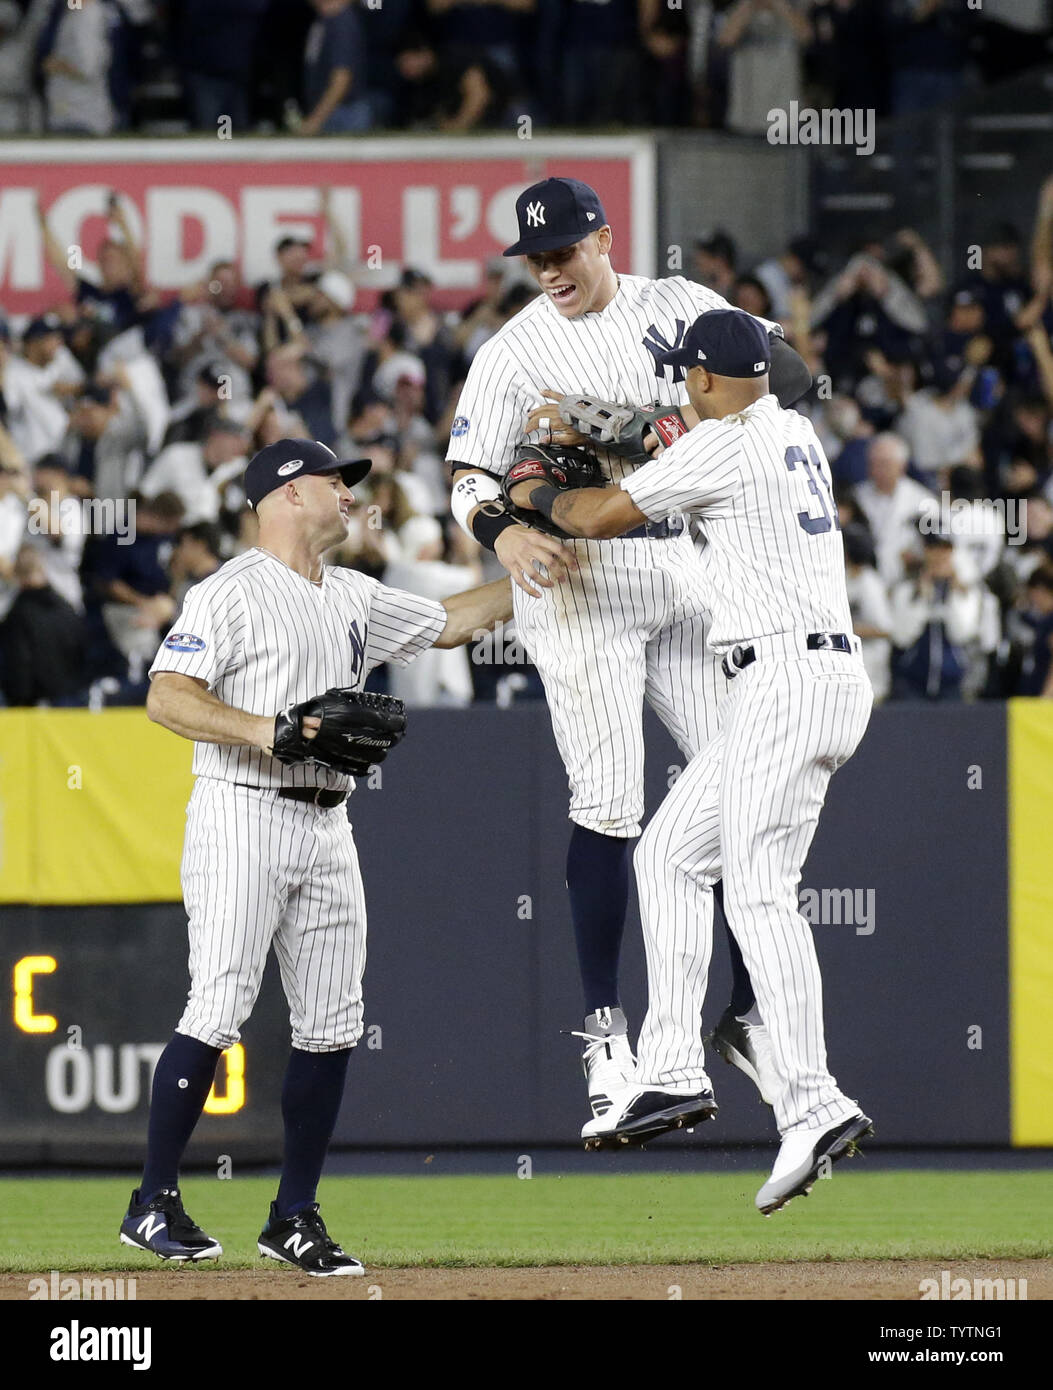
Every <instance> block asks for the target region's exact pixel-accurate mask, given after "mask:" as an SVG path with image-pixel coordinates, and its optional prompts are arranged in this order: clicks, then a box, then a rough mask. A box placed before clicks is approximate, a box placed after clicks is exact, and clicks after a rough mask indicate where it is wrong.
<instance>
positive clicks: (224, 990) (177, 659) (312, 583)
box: [121, 439, 511, 1276]
mask: <svg viewBox="0 0 1053 1390" xmlns="http://www.w3.org/2000/svg"><path fill="white" fill-rule="evenodd" d="M369 466H370V465H369V460H368V459H367V460H347V459H343V460H342V459H338V458H337V457H336V456H335V455H334V454H333V453H332V452H331V450H329V449H328V448H326V446H325V445H323V444H318V443H315V442H313V441H311V440H303V439H295V440H280V441H278V442H277V443H275V444H271V445H269V446H268V447H267V448H265V449H262V450H261V451H260V452H259V453H258V454H257V455H256V456H255V457H254V458H253V459H252V460H251V462H250V463H249V465H248V468H247V470H246V473H245V491H246V494H247V496H248V498H249V501H250V503H251V504H252V505H253V506H254V507H255V508H256V511H257V513H258V515H259V544H258V545H257V546H256V547H255V548H254V549H252V550H249V551H246V552H245V553H244V554H242V555H239V556H238V557H237V558H236V559H233V560H230V561H228V562H227V563H226V564H225V565H223V566H221V567H220V569H218V570H217V571H216V572H215V573H214V574H212V575H210V576H209V577H208V578H207V579H204V580H202V582H201V583H200V584H197V585H195V587H194V588H193V589H191V590H190V592H189V594H188V595H187V598H186V601H185V603H184V607H183V610H182V612H181V614H180V617H179V619H178V620H177V625H176V630H175V631H173V632H172V633H171V634H170V635H169V636H168V637H167V638H166V640H165V641H164V642H163V643H162V645H161V648H160V650H159V652H158V654H157V657H156V658H155V660H154V663H153V666H152V668H151V672H150V674H151V677H152V684H151V688H150V695H149V699H148V702H147V712H148V714H149V715H150V718H151V719H154V720H156V721H158V722H159V723H161V724H164V725H165V726H166V727H167V728H169V729H172V730H173V731H174V732H175V733H177V734H181V735H182V736H183V737H184V738H189V739H192V740H193V741H194V765H193V770H194V774H195V777H196V781H195V784H194V789H193V793H192V795H191V798H190V803H189V806H188V808H187V828H186V839H185V845H184V852H183V865H182V882H183V892H184V897H185V901H186V909H187V916H188V919H189V932H190V977H191V984H190V994H189V998H188V1000H187V1005H186V1009H185V1011H184V1013H183V1016H182V1018H181V1019H180V1021H179V1023H178V1024H177V1026H176V1031H175V1034H174V1036H173V1037H172V1040H171V1042H169V1044H168V1046H167V1047H166V1048H165V1050H164V1052H163V1053H162V1055H161V1058H160V1060H159V1061H158V1064H157V1069H156V1071H155V1073H154V1081H153V1092H152V1098H151V1107H150V1124H149V1138H148V1146H147V1156H146V1167H145V1169H144V1172H143V1178H142V1182H141V1183H140V1185H139V1187H138V1189H137V1190H136V1191H135V1192H133V1193H132V1199H131V1203H130V1206H129V1209H128V1213H127V1215H126V1217H125V1219H124V1222H123V1224H122V1226H121V1240H122V1241H123V1242H124V1243H126V1244H128V1245H132V1246H136V1247H138V1248H140V1249H143V1250H150V1251H153V1252H154V1253H155V1254H157V1255H159V1256H160V1257H161V1258H162V1259H168V1260H176V1261H180V1262H182V1261H196V1260H204V1259H212V1258H215V1257H216V1256H218V1255H219V1254H221V1253H222V1251H221V1247H220V1245H219V1244H218V1242H216V1241H215V1240H213V1239H212V1238H211V1237H209V1236H207V1235H206V1234H205V1233H204V1231H202V1230H200V1228H199V1227H197V1226H196V1225H195V1224H194V1223H193V1222H192V1221H191V1220H190V1218H189V1217H188V1216H187V1214H186V1212H185V1210H184V1209H183V1206H182V1202H181V1200H180V1196H179V1187H178V1181H179V1163H180V1160H181V1157H182V1154H183V1151H184V1149H185V1147H186V1145H187V1143H188V1141H189V1139H190V1136H191V1133H192V1132H193V1129H194V1126H195V1125H196V1123H197V1120H198V1118H199V1116H200V1114H201V1111H202V1108H203V1106H204V1103H205V1100H206V1099H207V1097H208V1093H209V1089H210V1087H211V1085H212V1080H213V1076H214V1074H215V1070H216V1063H217V1061H218V1060H219V1057H220V1054H221V1052H222V1051H223V1050H224V1049H226V1048H228V1047H230V1046H231V1045H232V1044H233V1043H235V1042H236V1041H237V1039H238V1036H239V1029H240V1028H241V1025H242V1024H243V1023H244V1021H245V1019H246V1018H247V1017H248V1016H249V1014H250V1012H251V1011H252V1007H253V1005H254V1004H255V1002H256V996H257V994H258V992H259V988H260V983H261V980H262V977H263V970H264V965H265V963H266V959H267V955H268V953H269V951H270V949H271V947H272V945H273V947H274V950H275V954H276V955H277V958H278V964H279V967H280V970H281V977H282V984H283V986H284V989H285V994H286V998H287V999H288V1002H289V1012H290V1018H291V1023H292V1051H291V1054H290V1058H289V1063H288V1068H287V1071H286V1074H285V1081H284V1086H283V1091H282V1114H283V1119H284V1125H285V1150H284V1162H283V1167H282V1174H281V1181H280V1184H279V1187H278V1194H277V1198H276V1200H275V1202H274V1203H273V1205H272V1207H271V1213H270V1219H269V1221H268V1222H267V1224H266V1226H265V1227H264V1229H263V1231H262V1232H261V1234H260V1238H259V1245H258V1248H259V1251H260V1253H261V1254H263V1255H268V1256H272V1257H273V1258H275V1259H278V1260H282V1261H284V1262H286V1263H288V1264H291V1265H295V1266H297V1267H298V1268H300V1269H301V1270H303V1271H305V1272H307V1273H308V1274H312V1275H317V1276H328V1275H347V1274H352V1275H354V1274H361V1273H362V1272H363V1267H362V1265H361V1264H360V1263H359V1261H358V1260H355V1259H353V1258H352V1257H351V1256H349V1255H347V1254H345V1253H344V1251H343V1250H341V1249H340V1247H339V1246H338V1245H337V1244H336V1243H335V1242H334V1241H333V1240H332V1239H331V1238H330V1237H329V1235H328V1233H327V1232H326V1229H325V1225H324V1223H323V1222H322V1218H321V1215H320V1213H319V1210H318V1204H317V1202H316V1201H315V1192H316V1189H317V1185H318V1181H319V1178H320V1175H321V1171H322V1165H323V1163H324V1160H325V1154H326V1150H327V1148H328V1145H329V1139H330V1137H331V1135H332V1131H333V1126H334V1124H335V1123H336V1117H337V1112H338V1110H339V1108H340V1101H341V1097H342V1095H343V1090H344V1079H345V1075H346V1071H347V1063H348V1059H349V1057H350V1055H351V1049H352V1048H353V1047H354V1045H355V1043H356V1042H357V1041H358V1038H359V1037H360V1035H361V1032H362V989H361V981H362V971H363V968H364V965H365V933H366V915H365V901H364V898H363V892H362V879H361V875H360V873H359V867H358V859H357V856H356V852H355V842H354V837H353V835H352V831H351V826H350V824H349V823H348V819H347V814H346V808H345V802H346V800H347V797H348V795H349V794H350V793H351V792H352V791H353V789H354V781H353V779H352V778H351V777H350V776H347V775H344V774H342V773H339V772H334V771H332V770H329V768H327V767H325V766H322V765H320V764H319V763H318V762H316V761H305V762H298V763H292V764H289V763H287V762H286V761H285V760H284V758H283V759H282V760H281V761H279V759H278V758H276V757H275V756H273V755H272V754H273V752H274V751H282V750H275V744H276V741H278V739H279V738H281V739H282V740H283V748H284V737H285V735H284V729H285V728H287V727H288V725H289V721H290V719H292V720H293V721H294V722H296V723H299V725H300V729H299V734H300V736H301V738H302V740H303V742H304V743H307V741H309V740H310V739H311V738H312V737H315V738H320V734H319V720H318V718H315V717H312V716H307V715H305V716H303V717H301V716H300V715H299V714H298V713H297V711H298V709H299V707H300V706H301V705H302V704H304V703H305V702H309V701H311V700H313V698H314V697H316V696H317V695H318V694H319V692H320V691H328V690H329V688H330V687H342V688H345V689H346V688H352V689H361V686H362V683H363V682H364V681H365V678H366V676H367V675H368V674H369V672H370V670H371V669H372V668H373V667H374V666H377V665H379V664H380V663H381V662H385V661H394V662H397V663H400V664H405V663H407V662H409V661H412V659H413V658H414V657H415V656H417V655H418V654H419V653H420V652H422V651H424V650H425V649H426V648H428V647H431V646H439V647H454V646H458V645H460V644H462V643H465V642H467V641H469V640H470V639H471V637H472V635H473V633H477V632H478V631H479V630H480V629H483V628H491V627H493V625H494V624H495V623H496V622H498V621H501V620H506V619H508V618H509V617H510V616H511V595H510V585H509V584H508V581H507V580H501V581H499V582H498V583H495V584H487V585H484V586H482V587H481V588H478V589H470V590H468V591H467V592H465V593H462V594H457V595H455V596H454V597H453V598H449V599H447V600H445V601H444V602H443V603H436V602H434V601H432V600H431V599H426V598H419V597H417V596H416V595H414V594H409V593H403V592H401V591H399V590H396V589H390V588H386V587H385V586H384V585H382V584H379V583H377V582H376V580H373V579H369V578H367V577H366V576H365V575H362V574H359V573H357V572H356V571H354V570H348V569H338V568H330V567H329V566H327V565H325V564H324V563H323V558H322V557H323V555H324V554H325V552H326V551H327V550H329V549H330V548H331V547H332V546H334V545H336V544H338V543H339V542H341V541H343V540H344V539H345V537H346V535H347V527H348V522H349V519H350V515H351V508H352V505H353V498H352V495H351V491H350V489H351V487H352V486H353V485H354V484H355V483H356V482H359V481H360V480H361V479H362V478H363V477H365V475H366V473H367V472H368V471H369ZM337 693H342V692H339V691H338V692H337ZM276 711H282V712H284V713H282V714H279V715H277V716H276ZM370 761H374V759H372V758H371V757H366V759H365V762H366V763H367V764H368V763H369V762H370Z"/></svg>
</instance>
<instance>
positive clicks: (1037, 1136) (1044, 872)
mask: <svg viewBox="0 0 1053 1390" xmlns="http://www.w3.org/2000/svg"><path fill="white" fill-rule="evenodd" d="M1009 980H1010V995H1009V998H1010V1021H1009V1029H1010V1051H1011V1058H1012V1060H1011V1065H1010V1075H1011V1095H1012V1109H1011V1115H1012V1119H1011V1126H1012V1139H1013V1143H1014V1144H1018V1145H1029V1144H1053V701H1049V700H1012V701H1010V705H1009Z"/></svg>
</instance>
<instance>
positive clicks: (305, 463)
mask: <svg viewBox="0 0 1053 1390" xmlns="http://www.w3.org/2000/svg"><path fill="white" fill-rule="evenodd" d="M372 466H373V461H372V459H338V458H337V456H336V455H335V454H334V453H333V451H332V449H330V448H329V447H328V446H327V445H325V444H319V443H318V442H317V440H314V439H278V440H276V441H275V442H274V443H273V444H268V445H267V447H266V448H265V449H261V450H260V451H259V453H258V454H254V455H253V456H252V458H251V459H249V462H248V467H247V468H246V469H245V480H244V481H245V496H246V497H247V498H248V500H249V505H250V506H252V507H256V506H258V505H259V503H260V502H261V500H262V499H263V498H264V497H266V496H267V494H268V493H269V492H274V491H275V489H276V488H280V487H281V486H282V485H283V484H284V483H287V482H288V481H289V479H290V478H299V477H303V475H304V474H305V473H339V474H340V477H341V479H342V480H343V482H344V485H345V486H346V487H354V485H355V484H356V483H360V482H361V481H362V479H363V478H364V477H365V476H366V474H367V473H368V472H369V470H370V469H371V468H372Z"/></svg>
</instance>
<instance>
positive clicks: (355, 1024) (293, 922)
mask: <svg viewBox="0 0 1053 1390" xmlns="http://www.w3.org/2000/svg"><path fill="white" fill-rule="evenodd" d="M182 881H183V897H184V901H185V903H186V910H187V916H188V918H189V931H190V994H189V997H188V999H187V1006H186V1009H185V1011H184V1013H183V1017H182V1018H181V1019H180V1020H179V1023H178V1025H177V1031H178V1032H180V1033H186V1034H188V1035H189V1036H190V1037H192V1038H198V1039H199V1040H200V1041H201V1042H203V1043H207V1044H208V1045H209V1046H210V1047H219V1048H227V1047H230V1046H231V1044H232V1043H235V1042H237V1040H238V1036H239V1030H240V1028H241V1025H242V1024H243V1023H244V1022H245V1020H246V1019H247V1018H248V1016H249V1014H250V1013H251V1012H252V1009H253V1006H254V1005H255V1003H256V998H257V996H258V994H259V992H260V984H261V982H262V980H263V969H264V966H265V965H266V962H267V955H268V953H269V951H270V948H271V946H272V945H273V946H274V951H275V955H276V956H277V958H278V966H279V969H280V971H281V978H282V985H283V987H284V990H285V997H286V999H287V1000H288V1004H289V1017H290V1022H291V1024H292V1045H293V1047H295V1048H299V1049H300V1050H301V1051H303V1052H335V1051H338V1050H340V1049H341V1048H345V1047H353V1046H354V1044H355V1043H356V1042H357V1041H358V1039H359V1038H360V1037H361V1035H362V972H363V970H364V969H365V964H366V902H365V894H364V892H363V889H362V875H361V873H360V872H359V867H358V855H357V853H356V850H355V841H354V837H353V835H352V831H351V826H350V824H349V823H348V820H347V809H346V806H345V805H340V806H335V807H332V808H330V809H323V808H322V807H318V806H313V805H311V804H310V803H305V802H301V801H289V800H285V799H283V798H281V797H278V796H277V795H275V793H274V792H270V791H255V790H251V789H248V788H241V787H236V786H235V785H234V784H233V783H231V782H225V781H222V780H220V779H218V778H212V777H199V778H198V779H197V782H196V784H195V786H194V790H193V792H192V794H191V797H190V802H189V804H188V806H187V825H186V838H185V841H184V845H183V865H182Z"/></svg>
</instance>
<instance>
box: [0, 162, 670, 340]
mask: <svg viewBox="0 0 1053 1390" xmlns="http://www.w3.org/2000/svg"><path fill="white" fill-rule="evenodd" d="M553 174H559V175H565V176H567V177H570V178H578V179H582V180H584V181H585V182H586V183H589V184H592V186H593V187H594V188H595V189H596V190H597V191H598V193H599V195H600V198H601V200H602V201H603V204H604V207H605V209H606V212H607V216H608V218H609V220H610V223H611V226H612V228H613V231H614V251H613V259H614V263H615V265H616V266H617V267H618V268H620V269H622V270H625V271H628V272H635V273H639V274H647V275H651V274H654V271H655V266H654V191H655V188H654V152H653V144H652V142H651V141H650V139H648V138H647V137H633V138H627V139H617V140H614V139H609V138H605V137H597V138H595V139H574V140H572V139H568V138H567V137H554V138H552V139H537V140H530V141H522V140H518V139H514V138H511V137H507V136H497V137H494V138H480V139H473V140H463V139H456V140H454V139H445V138H442V137H436V138H434V139H391V140H347V141H344V140H318V141H293V140H286V139H281V140H235V141H231V142H223V141H219V140H217V141H209V142H205V141H197V140H157V141H131V142H125V141H119V142H117V141H103V140H100V141H93V142H91V143H84V144H81V143H70V144H52V143H51V142H48V143H47V144H40V143H33V144H28V143H25V144H21V143H19V142H9V143H5V144H4V145H2V146H0V308H2V309H3V310H4V311H5V312H6V313H8V314H25V313H37V312H40V311H41V310H42V309H46V308H47V307H49V306H50V305H53V304H55V303H57V302H59V301H61V300H63V299H64V298H65V297H66V295H65V290H64V288H63V285H62V282H61V281H60V279H59V278H58V276H57V275H56V274H55V272H54V271H53V270H52V269H51V267H50V266H48V264H47V262H46V258H45V255H44V245H43V238H42V236H41V232H40V228H39V225H38V223H37V217H36V204H37V201H38V199H39V202H40V205H41V207H42V208H43V210H44V211H45V213H46V214H47V218H48V225H49V227H50V229H51V230H52V232H53V233H54V235H55V237H56V239H57V240H58V242H59V244H60V245H61V246H62V247H66V248H69V247H78V248H80V254H81V255H82V257H83V265H84V266H85V268H86V271H87V277H88V278H94V277H93V269H94V267H93V263H94V259H95V256H96V254H97V251H98V246H99V242H100V241H101V239H102V237H103V236H104V235H105V229H106V222H105V216H104V214H105V209H106V202H107V199H108V197H109V193H110V190H111V189H115V190H116V191H117V193H118V194H119V195H120V197H121V201H122V204H123V206H124V209H125V211H126V214H127V216H128V220H129V222H130V225H131V227H132V229H133V231H134V234H135V236H136V238H137V239H138V240H139V241H140V244H141V245H142V246H143V248H144V250H145V253H146V275H147V280H148V282H149V284H150V285H151V286H152V287H153V288H154V289H156V290H159V291H161V292H162V293H164V292H165V291H174V290H178V289H180V288H182V287H183V286H184V285H187V284H190V283H192V282H193V281H195V280H200V279H202V278H203V277H204V275H205V274H206V272H207V270H208V267H209V265H210V264H211V263H212V262H213V261H216V260H222V259H231V260H235V261H237V262H238V263H239V264H240V266H241V269H242V273H243V276H244V278H245V280H246V281H247V282H248V283H250V284H252V283H257V282H259V281H261V280H265V279H269V278H271V277H272V276H273V275H274V274H275V273H276V269H277V267H276V264H275V261H274V256H273V251H274V246H275V244H276V243H277V241H278V240H279V239H280V238H281V237H282V236H284V235H287V234H289V233H294V234H297V235H303V236H306V237H309V238H311V240H312V243H313V249H314V253H315V255H316V256H317V258H318V259H321V258H322V256H323V255H324V252H325V249H326V248H325V245H324V227H325V220H324V217H323V214H322V190H323V189H325V188H327V187H328V188H329V189H330V190H331V209H332V215H333V216H334V218H335V219H336V220H337V221H338V223H339V225H340V227H341V228H342V230H343V233H344V237H345V239H346V243H347V249H348V255H349V258H350V260H351V262H352V264H354V265H361V266H364V267H370V269H369V271H368V272H367V273H366V274H364V275H363V276H362V277H361V279H360V294H359V298H358V300H357V302H356V308H368V307H370V305H371V304H372V302H373V301H374V300H375V297H376V294H377V292H378V291H379V290H380V289H383V288H385V287H386V286H388V285H391V284H394V283H395V282H396V280H397V279H398V275H399V272H400V271H401V269H402V268H403V266H406V265H412V266H415V267H417V268H419V269H421V270H425V271H427V272H428V274H429V275H431V276H432V278H433V279H434V281H435V285H436V290H437V294H436V300H437V302H438V303H439V304H442V305H447V306H456V305H459V304H462V303H464V302H465V301H466V300H467V299H468V298H470V297H471V296H472V295H473V294H474V293H475V292H476V291H477V290H478V289H479V288H480V285H481V282H482V272H483V267H484V265H485V262H486V261H487V260H488V259H489V258H490V257H492V256H496V255H499V254H500V252H501V251H502V249H503V248H504V247H505V246H507V245H510V244H511V242H512V241H514V240H515V237H516V220H515V200H516V197H517V195H518V194H519V193H520V192H521V191H522V190H523V188H524V187H526V185H527V184H530V183H533V182H536V181H537V180H538V179H541V178H546V177H548V176H550V175H553Z"/></svg>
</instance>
